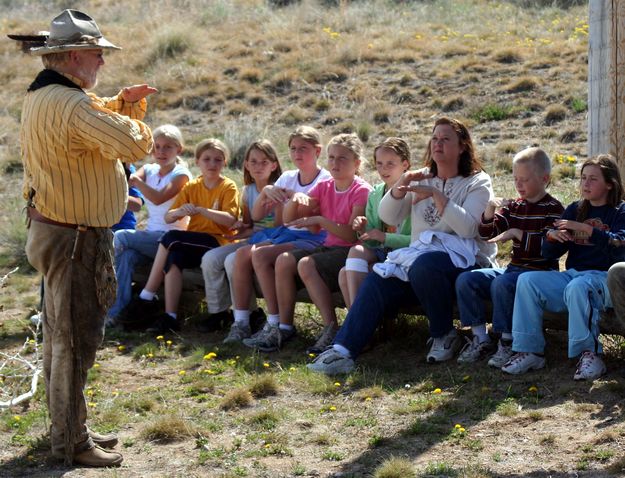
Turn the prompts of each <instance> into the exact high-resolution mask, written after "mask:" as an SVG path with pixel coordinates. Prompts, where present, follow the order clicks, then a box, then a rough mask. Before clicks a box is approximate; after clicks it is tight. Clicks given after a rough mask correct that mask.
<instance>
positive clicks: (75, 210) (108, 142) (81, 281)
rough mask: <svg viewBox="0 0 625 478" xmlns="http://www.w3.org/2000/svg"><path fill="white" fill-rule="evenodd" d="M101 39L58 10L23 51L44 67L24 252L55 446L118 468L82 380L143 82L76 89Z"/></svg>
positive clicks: (101, 314)
mask: <svg viewBox="0 0 625 478" xmlns="http://www.w3.org/2000/svg"><path fill="white" fill-rule="evenodd" d="M105 49H119V48H118V47H116V46H115V45H113V44H112V43H110V42H109V41H108V40H106V39H105V38H104V37H103V36H102V33H101V32H100V29H99V28H98V26H97V25H96V23H95V21H94V20H93V19H92V18H91V17H89V16H88V15H86V14H84V13H82V12H79V11H77V10H65V11H64V12H62V13H61V14H60V15H59V16H57V17H56V18H55V19H54V20H52V23H51V25H50V32H49V34H48V35H47V36H46V37H45V41H43V42H42V43H41V44H40V45H38V46H36V47H32V48H31V53H32V54H34V55H38V56H41V59H42V61H43V64H44V66H45V69H44V70H43V71H41V72H40V73H39V74H38V75H37V77H36V78H35V80H34V81H33V83H32V84H31V85H30V87H29V88H28V92H27V93H26V97H25V99H24V106H23V109H22V125H21V131H20V139H21V145H22V161H23V163H24V197H25V199H27V201H28V207H27V211H28V217H29V221H28V222H29V230H28V240H27V243H26V253H27V256H28V260H29V262H30V263H31V264H32V265H33V266H34V267H35V268H36V269H37V270H38V271H40V272H41V273H42V274H43V276H44V282H45V286H46V294H45V304H44V312H43V316H44V318H43V349H44V376H45V384H46V399H47V403H48V410H49V412H50V417H51V428H50V443H51V446H52V453H53V455H55V456H57V457H62V458H64V459H65V461H66V463H68V464H69V463H71V462H74V463H77V464H82V465H87V466H117V465H119V464H120V463H121V462H122V456H121V454H119V453H115V452H111V451H109V450H107V449H105V448H112V447H113V446H115V445H116V443H117V437H115V436H114V435H112V436H103V435H99V434H97V433H95V432H93V431H92V430H89V429H88V428H87V425H86V419H87V405H86V401H85V397H84V393H83V392H84V387H85V382H86V380H87V372H88V370H89V369H90V368H91V366H92V365H93V364H94V361H95V356H96V350H97V348H98V346H99V345H100V344H101V342H102V338H103V333H104V327H103V325H104V318H105V311H106V310H107V309H108V308H109V306H110V305H111V303H112V299H113V298H114V293H115V292H114V291H115V274H114V271H113V268H112V260H111V258H112V253H111V246H112V244H111V232H110V230H109V227H110V226H111V225H113V224H114V223H115V222H117V221H118V220H119V218H120V217H121V216H122V214H123V212H124V210H125V209H126V202H127V192H128V186H127V183H126V176H125V173H124V168H123V166H122V163H121V161H120V159H121V158H123V160H124V161H126V162H134V161H137V160H140V159H142V158H144V157H145V156H146V155H147V154H148V153H149V152H150V150H151V148H152V134H151V132H150V129H149V128H148V127H147V126H146V125H145V124H144V123H142V122H141V121H140V119H142V118H143V116H144V115H145V109H146V100H145V97H146V96H148V95H150V94H152V93H154V92H155V91H156V90H155V89H154V88H151V87H149V86H147V85H135V86H130V87H127V88H124V89H123V90H122V91H121V92H120V93H119V94H118V95H116V96H114V97H112V98H98V97H97V96H95V95H93V94H92V93H87V92H85V90H87V89H90V88H93V87H94V86H95V85H96V82H97V75H98V72H99V69H100V67H101V66H102V65H104V58H103V52H104V50H105Z"/></svg>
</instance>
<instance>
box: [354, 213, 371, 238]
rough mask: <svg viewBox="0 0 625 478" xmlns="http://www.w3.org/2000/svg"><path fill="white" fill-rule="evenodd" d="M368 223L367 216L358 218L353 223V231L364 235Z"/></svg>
mask: <svg viewBox="0 0 625 478" xmlns="http://www.w3.org/2000/svg"><path fill="white" fill-rule="evenodd" d="M367 222H368V221H367V216H356V217H355V218H354V220H353V221H352V229H353V230H354V231H356V232H359V233H361V234H362V233H364V232H365V228H366V227H367Z"/></svg>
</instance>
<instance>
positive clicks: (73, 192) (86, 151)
mask: <svg viewBox="0 0 625 478" xmlns="http://www.w3.org/2000/svg"><path fill="white" fill-rule="evenodd" d="M64 76H66V77H67V78H69V79H70V80H72V81H73V82H74V83H76V84H77V85H80V86H82V84H81V81H80V79H78V78H76V77H74V76H70V75H67V74H64ZM146 104H147V102H146V100H145V99H142V100H141V101H138V102H136V103H127V102H125V101H124V100H123V99H122V96H121V92H120V93H119V94H118V95H117V96H115V97H112V98H98V97H97V96H95V95H93V94H91V93H86V92H85V91H83V90H79V89H77V88H68V87H66V86H63V85H58V84H52V85H48V86H45V87H43V88H40V89H37V90H35V91H30V92H28V93H27V94H26V98H25V99H24V105H23V108H22V127H21V131H20V140H21V147H22V161H23V163H24V185H23V194H24V198H25V199H27V198H28V194H29V192H30V189H31V188H32V189H34V190H35V192H36V193H35V198H34V204H35V207H36V208H37V210H38V211H39V212H40V213H41V214H42V215H44V216H45V217H47V218H49V219H52V220H55V221H59V222H63V223H69V224H82V225H85V226H93V227H110V226H112V225H113V224H115V223H116V222H117V221H119V219H120V218H121V217H122V215H123V213H124V211H125V210H126V203H127V200H128V184H127V182H126V176H125V174H124V168H123V166H122V163H121V161H124V162H128V163H132V162H135V161H138V160H140V159H143V158H144V157H145V156H147V155H148V154H149V153H150V151H151V149H152V133H151V131H150V129H149V128H148V127H147V125H145V124H144V123H142V122H141V121H139V120H141V119H143V117H144V116H145V110H146ZM131 118H132V119H131ZM120 160H121V161H120Z"/></svg>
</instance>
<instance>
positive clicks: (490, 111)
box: [469, 103, 512, 123]
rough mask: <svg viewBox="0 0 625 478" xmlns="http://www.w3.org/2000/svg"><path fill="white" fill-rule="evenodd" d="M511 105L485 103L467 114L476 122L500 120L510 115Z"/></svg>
mask: <svg viewBox="0 0 625 478" xmlns="http://www.w3.org/2000/svg"><path fill="white" fill-rule="evenodd" d="M511 113H512V107H511V106H508V105H500V104H497V103H487V104H485V105H484V106H480V107H478V108H476V109H475V110H473V111H472V112H471V114H470V115H469V116H470V117H471V119H474V120H475V121H477V122H478V123H486V122H487V121H501V120H504V119H506V118H508V117H510V115H511Z"/></svg>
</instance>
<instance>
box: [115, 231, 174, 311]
mask: <svg viewBox="0 0 625 478" xmlns="http://www.w3.org/2000/svg"><path fill="white" fill-rule="evenodd" d="M163 233H164V232H163V231H137V230H134V229H122V230H120V231H117V232H116V233H115V237H114V238H113V246H115V275H116V276H117V297H116V298H115V303H114V304H113V306H112V307H111V308H110V309H109V311H108V312H107V316H108V317H117V316H118V315H119V314H120V313H121V311H122V310H124V308H125V307H126V306H127V305H128V303H129V302H130V299H132V274H133V272H134V270H135V267H136V266H137V265H139V264H145V263H147V262H149V261H150V260H151V259H154V256H156V251H157V250H158V240H159V239H160V238H161V236H162V235H163Z"/></svg>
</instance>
